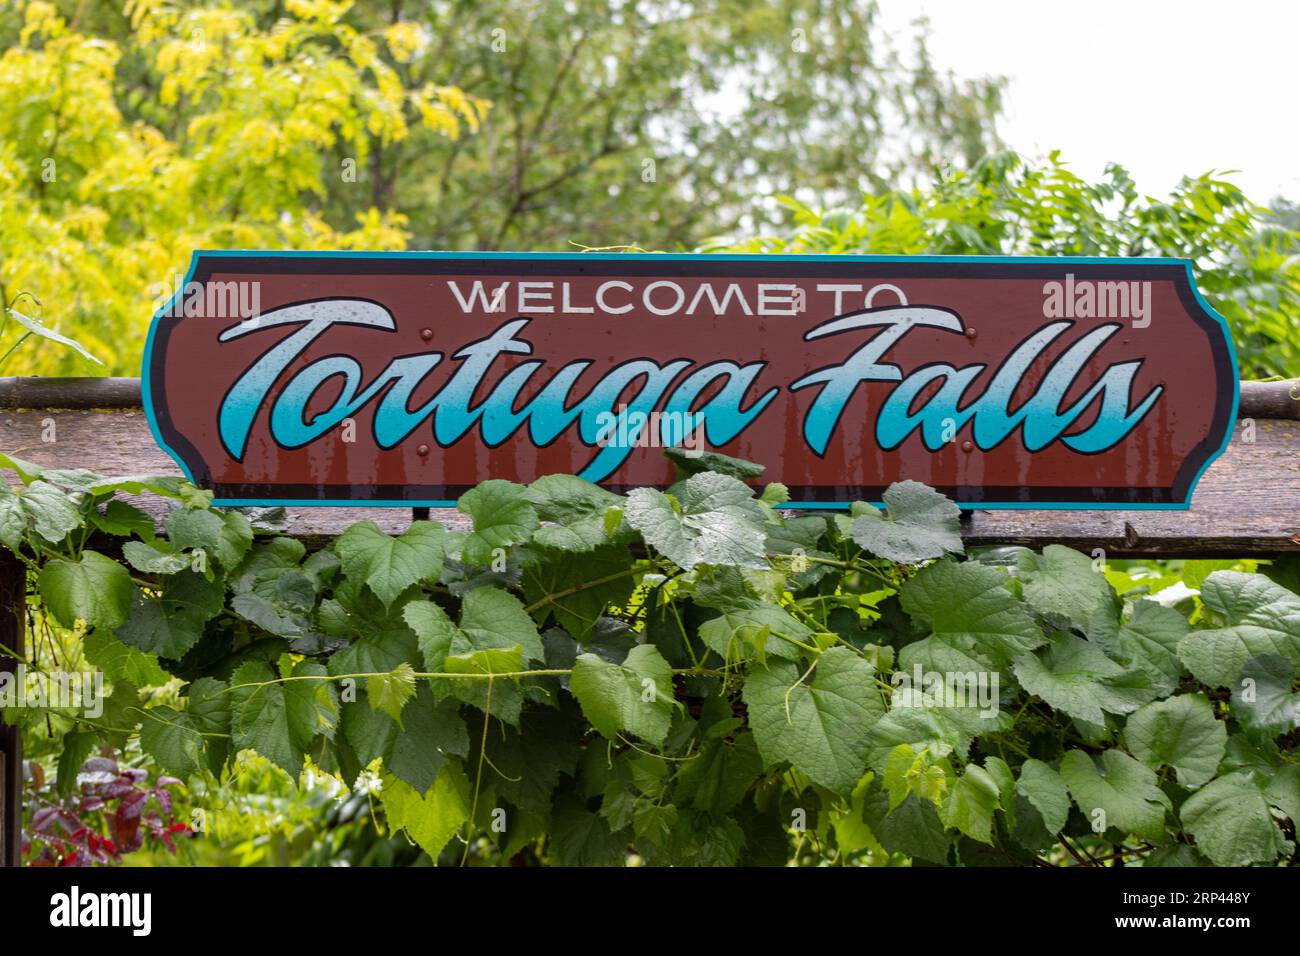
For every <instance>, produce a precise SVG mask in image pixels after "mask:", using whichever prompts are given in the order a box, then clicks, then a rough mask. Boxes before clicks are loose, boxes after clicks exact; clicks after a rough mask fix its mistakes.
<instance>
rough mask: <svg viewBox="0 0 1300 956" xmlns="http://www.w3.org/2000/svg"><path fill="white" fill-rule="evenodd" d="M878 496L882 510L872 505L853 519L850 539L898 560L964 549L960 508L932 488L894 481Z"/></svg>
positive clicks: (909, 560) (922, 558)
mask: <svg viewBox="0 0 1300 956" xmlns="http://www.w3.org/2000/svg"><path fill="white" fill-rule="evenodd" d="M882 497H883V499H884V502H885V505H886V507H887V508H888V511H887V513H886V514H884V515H882V514H881V513H880V512H879V511H877V510H876V509H875V508H872V509H870V510H869V511H864V512H863V513H862V514H861V515H860V516H859V517H858V518H857V519H856V520H855V521H854V522H853V528H852V535H853V540H854V542H856V543H857V545H858V546H859V547H860V548H863V549H864V550H866V551H869V552H871V553H872V554H874V555H876V557H879V558H884V559H885V560H887V561H894V562H896V563H898V564H920V563H921V562H922V561H928V560H930V559H931V558H941V557H943V556H944V555H945V554H961V553H962V552H963V551H964V550H965V546H964V545H963V544H962V540H961V533H960V528H961V524H960V520H959V519H960V517H961V509H960V508H958V507H957V506H956V505H955V504H953V503H952V502H951V501H949V500H948V499H947V498H945V497H944V496H943V495H941V494H939V492H937V491H935V490H934V489H933V488H930V487H928V486H927V485H923V484H921V483H920V482H919V481H898V482H895V483H894V484H892V485H890V486H889V487H888V488H886V489H885V493H884V495H882Z"/></svg>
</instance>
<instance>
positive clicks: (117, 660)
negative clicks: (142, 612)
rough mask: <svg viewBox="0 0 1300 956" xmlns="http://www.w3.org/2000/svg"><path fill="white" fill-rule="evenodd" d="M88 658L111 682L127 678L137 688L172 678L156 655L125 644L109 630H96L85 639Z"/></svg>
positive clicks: (152, 685) (83, 639)
mask: <svg viewBox="0 0 1300 956" xmlns="http://www.w3.org/2000/svg"><path fill="white" fill-rule="evenodd" d="M81 647H82V650H83V651H84V652H85V655H86V660H88V661H90V663H92V664H94V665H95V666H96V667H98V668H99V669H100V670H101V671H103V672H104V676H105V677H107V678H108V679H109V681H111V682H114V683H116V682H117V681H120V680H124V681H127V682H128V683H131V684H135V685H136V686H137V687H161V686H162V685H163V684H166V683H167V682H168V681H169V680H171V679H172V676H171V674H168V673H167V672H166V671H164V670H163V669H162V665H161V664H159V663H158V658H157V657H155V656H154V655H153V654H147V653H145V652H144V651H141V650H138V649H137V648H134V647H131V646H129V645H127V644H124V643H123V642H122V641H120V640H118V639H117V638H116V637H114V636H113V634H112V632H110V631H106V630H94V631H91V632H90V633H89V634H87V635H86V636H85V637H84V638H82V641H81Z"/></svg>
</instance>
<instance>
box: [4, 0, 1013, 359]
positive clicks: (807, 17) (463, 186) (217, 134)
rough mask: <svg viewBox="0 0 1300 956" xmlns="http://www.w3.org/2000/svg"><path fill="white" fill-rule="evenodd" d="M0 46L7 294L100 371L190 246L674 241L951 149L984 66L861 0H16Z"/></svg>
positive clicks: (969, 144)
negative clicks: (969, 68) (907, 40)
mask: <svg viewBox="0 0 1300 956" xmlns="http://www.w3.org/2000/svg"><path fill="white" fill-rule="evenodd" d="M0 48H3V53H2V54H0V100H2V101H3V102H4V103H5V109H4V110H2V111H0V257H2V258H0V294H3V296H4V302H3V305H5V306H11V305H14V302H15V300H16V299H17V298H18V297H19V296H20V294H23V293H26V294H27V295H28V296H31V297H33V298H34V299H35V300H36V301H37V302H38V303H39V306H37V305H35V304H34V303H32V302H26V303H23V308H24V311H25V312H29V313H30V312H33V311H35V312H37V313H38V315H37V316H36V317H38V318H43V319H44V320H45V321H46V322H47V323H48V324H49V325H51V326H53V327H54V328H56V329H59V330H61V331H63V332H65V333H68V334H71V335H73V336H74V337H76V338H78V339H79V340H80V341H82V342H83V343H84V344H85V345H86V346H87V347H88V348H89V349H90V351H91V352H93V353H94V354H96V355H98V356H100V357H101V358H103V359H104V361H105V363H106V367H107V370H108V371H109V372H110V373H116V374H134V373H135V372H137V371H138V361H139V356H140V351H141V347H142V340H143V334H144V330H145V328H146V324H147V320H148V316H149V314H150V312H151V311H152V308H151V307H152V305H153V300H154V299H155V297H156V296H157V295H158V292H159V290H158V289H157V288H155V286H156V284H157V283H158V282H159V281H160V280H162V279H164V278H166V277H175V275H176V273H178V272H182V271H183V270H184V268H185V266H186V264H187V262H188V258H189V254H190V251H191V250H192V249H195V248H223V247H224V248H232V247H236V248H237V247H261V248H306V249H311V248H340V247H343V248H353V247H355V248H372V249H395V248H405V247H407V246H414V247H420V248H452V249H456V248H463V249H474V248H478V249H494V248H523V249H548V248H552V249H553V248H566V247H568V248H571V246H570V243H571V242H579V243H583V244H586V245H608V244H612V243H628V242H632V243H637V244H639V245H641V246H643V247H645V248H682V247H689V246H691V245H693V244H695V243H696V242H698V241H701V240H703V239H706V238H708V237H709V236H711V235H715V234H718V233H721V232H726V231H731V230H734V229H736V228H738V227H740V226H744V227H746V228H752V227H753V226H754V225H767V224H770V221H771V219H772V217H774V216H778V215H782V214H783V210H781V209H780V208H779V207H778V206H777V205H776V204H775V203H771V202H770V201H768V204H767V205H764V204H763V202H762V200H761V198H760V197H768V196H771V195H773V194H777V193H789V194H794V195H801V196H803V197H804V198H806V199H808V200H809V201H814V200H815V201H835V202H839V201H848V200H851V199H856V197H857V196H858V195H860V194H861V192H862V191H863V190H874V189H880V188H884V187H885V186H886V185H887V184H896V183H899V182H909V181H911V180H913V179H916V178H917V177H920V176H922V175H923V174H924V173H925V172H926V171H927V170H929V169H931V168H933V167H936V166H939V165H941V164H954V163H955V164H956V165H957V166H964V165H965V164H967V163H968V162H969V161H971V160H973V159H974V158H976V157H978V156H979V155H981V154H982V153H983V152H984V151H985V150H986V148H988V147H989V146H990V145H991V144H992V143H993V142H994V135H993V132H992V130H993V122H992V121H993V118H994V116H995V114H996V112H997V109H998V99H999V93H1000V84H999V83H998V82H997V81H994V80H980V81H975V82H971V83H958V82H957V81H955V80H953V79H951V78H950V77H948V76H946V75H943V74H941V73H940V72H939V71H937V70H936V69H935V68H934V67H933V65H932V64H931V62H930V60H929V58H928V56H927V55H926V53H925V46H924V36H923V35H918V36H917V38H916V46H915V49H914V50H911V51H909V52H908V53H907V54H906V55H903V54H901V53H900V52H899V51H897V50H895V49H894V48H893V46H892V45H891V43H890V41H889V38H888V37H885V36H884V35H883V34H882V33H881V31H880V29H879V27H878V26H876V23H875V7H874V5H873V4H872V3H869V2H865V0H780V2H777V3H764V4H755V3H752V2H748V0H699V2H696V3H693V4H689V5H688V4H682V3H674V2H671V0H665V2H663V3H656V4H650V3H637V4H633V3H627V2H620V0H574V2H572V3H565V4H559V3H547V2H540V0H538V2H528V0H523V2H520V0H511V2H506V0H489V2H472V0H441V2H433V3H428V2H419V3H416V2H413V0H412V2H402V0H390V2H382V3H381V2H374V3H365V4H353V3H352V2H351V0H195V2H181V0H174V2H166V0H128V2H126V3H124V4H122V3H99V2H86V0H60V2H57V3H56V2H46V0H18V2H11V3H7V4H4V5H0ZM887 144H896V145H897V144H904V145H902V146H901V147H898V148H893V149H891V148H889V147H888V146H887ZM173 281H174V279H173ZM11 326H12V323H11ZM14 331H15V332H17V333H18V334H21V333H22V330H21V329H14ZM5 337H6V339H7V338H9V337H10V336H9V335H7V334H6V335H5ZM7 344H8V343H7V342H6V343H0V345H7ZM15 366H17V367H15ZM5 370H6V372H13V371H19V372H38V373H57V372H63V373H68V372H79V373H83V374H84V373H85V372H87V371H91V370H92V368H91V367H90V366H88V365H87V364H86V363H85V362H84V360H82V359H80V358H78V357H77V356H76V355H75V354H74V353H72V352H67V351H63V350H59V349H57V348H50V347H49V346H48V345H42V347H41V348H40V349H24V350H23V351H22V352H21V353H20V354H19V355H16V356H15V361H14V362H13V363H11V364H10V365H9V366H7V367H6V369H5Z"/></svg>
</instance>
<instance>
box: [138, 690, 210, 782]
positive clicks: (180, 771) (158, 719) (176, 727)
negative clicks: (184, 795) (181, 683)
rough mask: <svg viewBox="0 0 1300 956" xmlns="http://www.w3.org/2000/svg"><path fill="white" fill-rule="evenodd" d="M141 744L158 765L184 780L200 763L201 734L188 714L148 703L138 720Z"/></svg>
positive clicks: (196, 769) (195, 771) (198, 767)
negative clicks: (148, 705)
mask: <svg viewBox="0 0 1300 956" xmlns="http://www.w3.org/2000/svg"><path fill="white" fill-rule="evenodd" d="M140 747H141V749H142V750H144V752H145V753H147V754H148V755H149V756H151V757H152V758H153V759H154V761H155V762H156V763H157V764H158V766H160V767H162V768H163V770H165V771H167V772H168V773H170V774H173V775H174V776H177V777H180V778H181V779H182V780H184V779H185V778H186V777H188V776H189V775H190V774H192V773H197V772H198V771H199V769H200V767H201V761H200V754H201V752H202V749H203V735H202V734H201V733H200V732H199V729H198V728H197V727H196V726H195V724H194V721H193V719H192V718H191V717H190V715H189V714H187V713H183V712H181V711H178V710H173V709H172V708H170V707H151V708H149V709H148V710H146V711H145V712H144V714H143V716H142V717H141V720H140Z"/></svg>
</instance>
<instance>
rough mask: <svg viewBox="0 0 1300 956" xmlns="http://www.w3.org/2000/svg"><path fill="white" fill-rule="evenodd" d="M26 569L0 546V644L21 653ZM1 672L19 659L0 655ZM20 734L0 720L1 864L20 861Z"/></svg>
mask: <svg viewBox="0 0 1300 956" xmlns="http://www.w3.org/2000/svg"><path fill="white" fill-rule="evenodd" d="M26 598H27V569H26V568H25V567H24V566H23V563H22V562H21V561H19V560H18V559H17V558H15V557H14V556H13V555H12V554H10V553H9V552H8V551H4V550H2V549H0V645H3V646H4V647H7V648H9V649H11V650H13V651H16V652H17V653H18V654H19V655H21V654H22V653H23V631H24V620H23V618H24V611H25V602H26ZM0 673H10V674H15V675H16V674H17V673H18V660H16V659H15V658H13V657H11V656H6V655H2V654H0ZM22 824H23V737H22V732H21V730H20V729H19V728H18V727H16V726H10V725H8V724H3V723H0V866H19V865H21V863H22Z"/></svg>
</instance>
